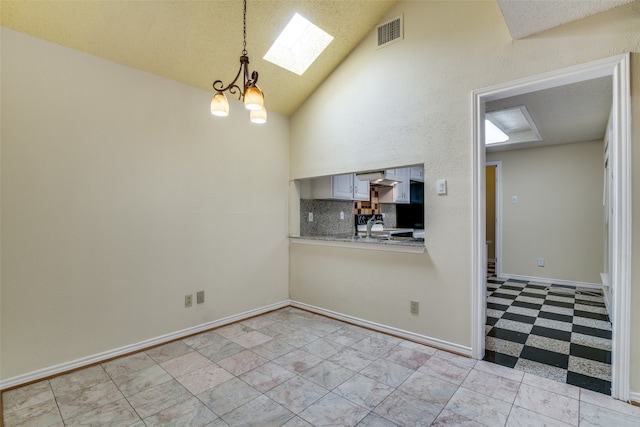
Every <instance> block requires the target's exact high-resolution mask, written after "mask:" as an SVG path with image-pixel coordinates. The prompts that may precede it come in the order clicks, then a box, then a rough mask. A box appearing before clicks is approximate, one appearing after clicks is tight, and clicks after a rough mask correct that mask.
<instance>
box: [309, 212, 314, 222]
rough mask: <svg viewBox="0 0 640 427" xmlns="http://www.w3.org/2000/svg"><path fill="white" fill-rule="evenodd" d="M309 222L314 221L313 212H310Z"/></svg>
mask: <svg viewBox="0 0 640 427" xmlns="http://www.w3.org/2000/svg"><path fill="white" fill-rule="evenodd" d="M309 222H313V212H309Z"/></svg>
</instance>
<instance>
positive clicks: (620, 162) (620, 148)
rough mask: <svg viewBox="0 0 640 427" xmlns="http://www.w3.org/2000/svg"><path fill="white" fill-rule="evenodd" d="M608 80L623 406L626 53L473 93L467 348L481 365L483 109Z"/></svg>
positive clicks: (627, 294) (614, 362)
mask: <svg viewBox="0 0 640 427" xmlns="http://www.w3.org/2000/svg"><path fill="white" fill-rule="evenodd" d="M608 76H610V77H612V80H613V99H612V112H611V117H612V122H613V126H612V131H613V135H611V141H610V147H609V148H610V152H609V161H610V162H611V168H612V171H611V173H612V176H613V179H614V182H616V183H617V185H616V186H615V188H614V189H613V190H614V191H613V192H612V201H611V202H612V206H611V208H612V213H611V216H610V221H611V222H612V225H611V230H612V235H611V236H610V239H611V240H610V243H611V257H612V259H610V260H609V269H610V282H611V289H612V292H613V298H612V299H613V301H612V305H613V307H614V311H615V313H616V315H615V317H614V319H613V333H612V351H611V370H612V372H611V396H612V397H613V398H615V399H619V400H624V401H628V400H629V396H630V389H629V387H630V358H631V334H630V329H631V301H630V299H631V264H632V258H631V243H632V239H631V225H632V224H631V220H632V216H631V214H632V212H631V201H632V193H631V183H632V176H631V172H632V170H631V159H632V157H631V147H632V143H633V141H632V138H631V97H630V55H629V53H626V54H623V55H617V56H613V57H609V58H604V59H601V60H597V61H592V62H588V63H586V64H580V65H576V66H572V67H568V68H563V69H560V70H556V71H551V72H548V73H544V74H539V75H535V76H530V77H525V78H522V79H519V80H515V81H512V82H507V83H503V84H498V85H495V86H491V87H488V88H485V89H479V90H476V91H473V96H472V114H473V115H472V119H473V123H472V138H473V176H472V185H473V191H472V193H473V200H472V203H473V226H472V264H473V265H472V268H473V274H472V342H471V353H472V356H473V357H474V358H475V359H482V358H483V357H484V352H485V319H486V286H485V282H486V275H487V266H486V262H485V261H484V260H485V259H486V243H485V242H486V233H485V227H486V222H485V221H486V220H485V217H486V210H485V209H486V200H485V197H484V195H485V191H486V182H485V180H486V177H485V163H486V152H485V151H486V150H485V144H484V113H485V103H487V102H489V101H493V100H496V99H502V98H507V97H511V96H516V95H521V94H524V93H528V92H533V91H538V90H544V89H550V88H554V87H558V86H563V85H566V84H571V83H577V82H581V81H585V80H591V79H595V78H599V77H608Z"/></svg>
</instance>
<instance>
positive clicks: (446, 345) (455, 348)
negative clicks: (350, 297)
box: [291, 301, 471, 357]
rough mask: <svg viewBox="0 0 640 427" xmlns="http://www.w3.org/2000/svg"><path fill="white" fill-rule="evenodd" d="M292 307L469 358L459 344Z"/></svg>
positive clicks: (316, 309) (319, 310)
mask: <svg viewBox="0 0 640 427" xmlns="http://www.w3.org/2000/svg"><path fill="white" fill-rule="evenodd" d="M291 306H292V307H297V308H301V309H303V310H307V311H311V312H313V313H317V314H322V315H324V316H327V317H331V318H334V319H337V320H342V321H344V322H348V323H353V324H355V325H358V326H363V327H365V328H369V329H373V330H374V331H378V332H383V333H386V334H390V335H395V336H397V337H400V338H404V339H407V340H411V341H415V342H417V343H420V344H425V345H428V346H431V347H436V348H439V349H442V350H446V351H450V352H453V353H458V354H461V355H464V356H468V357H471V347H466V346H463V345H460V344H455V343H451V342H448V341H444V340H440V339H438V338H431V337H428V336H426V335H420V334H416V333H414V332H409V331H405V330H403V329H398V328H394V327H391V326H386V325H382V324H380V323H375V322H371V321H368V320H364V319H360V318H357V317H353V316H348V315H346V314H341V313H337V312H335V311H331V310H326V309H324V308H320V307H315V306H312V305H309V304H305V303H302V302H298V301H291Z"/></svg>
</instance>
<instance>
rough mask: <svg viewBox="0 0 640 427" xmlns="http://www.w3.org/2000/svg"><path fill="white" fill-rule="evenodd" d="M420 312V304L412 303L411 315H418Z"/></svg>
mask: <svg viewBox="0 0 640 427" xmlns="http://www.w3.org/2000/svg"><path fill="white" fill-rule="evenodd" d="M419 311H420V303H419V302H418V301H411V314H418V312H419Z"/></svg>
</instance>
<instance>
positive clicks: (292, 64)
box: [264, 13, 333, 75]
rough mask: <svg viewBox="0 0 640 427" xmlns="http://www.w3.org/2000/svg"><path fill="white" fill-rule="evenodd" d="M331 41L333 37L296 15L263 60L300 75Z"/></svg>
mask: <svg viewBox="0 0 640 427" xmlns="http://www.w3.org/2000/svg"><path fill="white" fill-rule="evenodd" d="M332 40H333V36H331V35H329V34H327V33H326V32H325V31H323V30H322V29H320V28H318V27H317V26H315V25H314V24H312V23H311V22H309V21H308V20H307V19H305V18H304V17H302V16H301V15H299V14H297V13H296V14H295V15H294V16H293V18H291V21H289V23H288V24H287V26H286V27H285V28H284V30H282V32H281V33H280V35H279V36H278V38H277V39H276V41H275V42H274V43H273V46H271V48H269V51H268V52H267V54H266V55H265V56H264V59H266V60H267V61H269V62H272V63H274V64H276V65H278V66H280V67H282V68H284V69H286V70H289V71H292V72H294V73H296V74H298V75H302V73H304V72H305V71H306V70H307V68H309V66H310V65H311V64H312V63H313V61H315V60H316V58H317V57H318V56H319V55H320V54H321V53H322V51H323V50H324V49H325V48H326V47H327V46H328V45H329V43H331V41H332Z"/></svg>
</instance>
